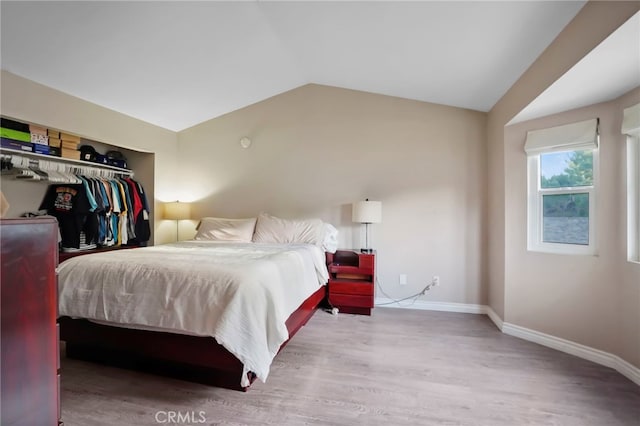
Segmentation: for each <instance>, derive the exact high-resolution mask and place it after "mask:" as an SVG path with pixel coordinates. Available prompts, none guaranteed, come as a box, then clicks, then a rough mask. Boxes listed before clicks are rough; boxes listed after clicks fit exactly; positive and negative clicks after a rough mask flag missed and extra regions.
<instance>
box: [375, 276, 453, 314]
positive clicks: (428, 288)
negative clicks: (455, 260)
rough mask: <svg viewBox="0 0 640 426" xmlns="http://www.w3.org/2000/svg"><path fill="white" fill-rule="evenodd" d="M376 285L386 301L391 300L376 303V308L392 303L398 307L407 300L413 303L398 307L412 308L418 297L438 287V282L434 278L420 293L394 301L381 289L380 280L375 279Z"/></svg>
mask: <svg viewBox="0 0 640 426" xmlns="http://www.w3.org/2000/svg"><path fill="white" fill-rule="evenodd" d="M376 284H377V285H378V288H379V289H380V292H381V293H382V294H384V295H385V297H386V298H387V299H391V302H384V303H376V306H385V305H393V304H394V303H397V304H398V305H400V302H404V301H405V300H409V299H413V301H412V302H411V303H410V304H408V305H400V306H405V307H406V306H412V305H413V304H414V303H416V300H418V297H420V296H424V295H425V294H427V291H429V290H431V289H432V288H433V287H435V286H437V285H439V284H440V283H439V280H438V279H437V278H436V277H434V278H433V279H432V280H431V282H430V283H429V284H427V285H426V286H425V287H424V288H423V289H422V291H420V292H418V293H416V294H413V295H411V296H407V297H403V298H402V299H394V298H393V297H391V296H389V295H388V294H387V293H386V292H385V291H384V289H383V288H382V282H381V280H380V278H378V277H376Z"/></svg>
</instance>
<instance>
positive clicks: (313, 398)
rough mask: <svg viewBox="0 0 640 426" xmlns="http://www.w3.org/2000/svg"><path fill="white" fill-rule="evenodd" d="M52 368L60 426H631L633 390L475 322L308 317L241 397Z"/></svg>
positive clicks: (388, 315) (424, 316) (637, 421)
mask: <svg viewBox="0 0 640 426" xmlns="http://www.w3.org/2000/svg"><path fill="white" fill-rule="evenodd" d="M62 368H63V375H62V413H63V420H64V421H65V425H67V426H101V425H158V424H176V423H158V422H157V421H156V418H155V416H156V413H157V412H158V411H175V412H180V413H182V414H183V415H187V414H189V413H192V412H193V415H194V416H195V418H194V420H196V422H193V423H180V424H211V425H218V424H224V425H244V424H247V425H302V424H308V425H349V426H351V425H472V426H480V425H488V426H489V425H490V426H500V425H505V426H507V425H508V426H520V425H567V426H569V425H571V426H589V425H593V426H605V425H606V426H614V425H628V426H639V425H640V387H638V386H637V385H635V384H634V383H632V382H631V381H630V380H628V379H626V378H625V377H623V376H622V375H620V374H618V373H617V372H616V371H614V370H612V369H610V368H606V367H602V366H600V365H597V364H594V363H591V362H589V361H585V360H582V359H579V358H576V357H573V356H571V355H567V354H564V353H561V352H557V351H554V350H552V349H548V348H545V347H543V346H539V345H536V344H534V343H530V342H526V341H524V340H520V339H517V338H515V337H511V336H507V335H504V334H502V333H500V331H498V330H497V329H496V327H495V326H494V325H493V323H492V322H491V321H490V320H489V319H488V318H487V317H486V316H484V315H473V314H458V313H448V312H430V311H418V310H404V309H388V308H387V309H385V308H376V309H375V310H374V315H373V316H372V317H365V316H352V315H346V314H340V315H338V316H337V317H334V316H331V315H330V314H327V313H325V312H322V311H318V312H317V313H316V314H315V316H314V317H313V318H312V319H311V320H310V321H309V323H308V324H307V326H305V327H304V328H303V329H302V330H300V332H299V333H298V334H297V335H296V336H295V337H294V339H293V340H292V341H291V342H290V343H289V344H288V345H287V347H286V348H285V349H284V350H283V351H282V352H281V353H280V354H279V355H278V356H277V357H276V359H275V361H274V364H273V365H272V369H271V374H270V376H269V379H268V380H267V382H266V383H261V382H256V383H254V384H253V386H252V388H251V390H250V391H249V392H248V393H242V392H237V391H229V390H225V389H218V388H211V387H207V386H204V385H199V384H194V383H188V382H183V381H179V380H173V379H168V378H163V377H158V376H152V375H147V374H142V373H137V372H132V371H127V370H121V369H117V368H111V367H106V366H101V365H98V364H92V363H86V362H80V361H75V360H70V359H65V358H63V360H62ZM200 411H202V412H203V416H204V417H206V423H198V421H199V420H200V418H201V417H200V413H199V412H200ZM158 419H159V420H160V421H166V419H167V418H166V416H165V414H163V413H161V414H160V415H159V417H158Z"/></svg>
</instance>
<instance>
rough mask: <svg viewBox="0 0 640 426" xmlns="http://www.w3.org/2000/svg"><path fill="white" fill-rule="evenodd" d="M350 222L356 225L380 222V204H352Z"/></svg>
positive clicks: (375, 202) (372, 202)
mask: <svg viewBox="0 0 640 426" xmlns="http://www.w3.org/2000/svg"><path fill="white" fill-rule="evenodd" d="M351 220H352V221H353V222H358V223H380V222H382V203H381V202H380V201H369V200H367V201H358V202H357V203H353V205H352V211H351Z"/></svg>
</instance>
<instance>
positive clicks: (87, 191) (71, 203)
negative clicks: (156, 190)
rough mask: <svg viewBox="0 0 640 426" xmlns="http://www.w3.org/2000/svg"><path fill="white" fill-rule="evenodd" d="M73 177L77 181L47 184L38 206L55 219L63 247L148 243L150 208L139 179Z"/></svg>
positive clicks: (143, 244)
mask: <svg viewBox="0 0 640 426" xmlns="http://www.w3.org/2000/svg"><path fill="white" fill-rule="evenodd" d="M76 177H77V178H78V182H79V183H77V184H70V183H65V184H55V185H49V188H48V189H47V192H46V194H45V197H44V199H43V200H42V203H41V205H40V208H41V209H44V210H47V212H48V213H49V214H51V215H53V216H55V217H56V218H58V223H59V225H60V233H61V235H62V247H63V249H65V248H66V249H82V248H83V247H92V246H93V247H95V245H97V246H99V247H110V246H117V245H140V246H145V245H147V243H148V241H149V238H150V236H151V227H150V223H149V210H148V204H147V199H146V195H145V192H144V189H143V187H142V185H141V184H140V183H139V182H137V181H135V180H133V179H132V178H130V177H127V178H117V177H116V178H109V179H107V178H96V177H90V176H80V175H79V176H76Z"/></svg>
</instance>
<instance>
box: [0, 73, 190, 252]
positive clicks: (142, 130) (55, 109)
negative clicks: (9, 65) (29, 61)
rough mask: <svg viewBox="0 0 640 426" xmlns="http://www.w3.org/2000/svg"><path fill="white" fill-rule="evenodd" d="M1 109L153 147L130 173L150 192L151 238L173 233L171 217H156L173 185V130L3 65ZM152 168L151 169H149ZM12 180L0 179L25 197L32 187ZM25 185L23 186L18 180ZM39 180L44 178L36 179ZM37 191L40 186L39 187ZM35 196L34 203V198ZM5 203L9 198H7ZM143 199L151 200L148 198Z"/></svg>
mask: <svg viewBox="0 0 640 426" xmlns="http://www.w3.org/2000/svg"><path fill="white" fill-rule="evenodd" d="M1 78H2V80H1V88H2V92H1V104H0V107H1V110H0V112H1V113H2V115H4V116H7V117H11V118H15V119H18V120H22V121H25V122H29V123H34V124H40V125H43V126H47V127H50V128H54V129H59V130H65V131H68V132H71V133H74V134H77V135H79V136H82V137H85V138H87V139H91V140H95V141H97V142H103V143H107V144H110V145H114V146H118V147H124V148H129V149H132V150H137V151H143V152H150V153H155V156H154V163H153V164H148V163H149V162H148V161H143V160H141V161H140V162H139V164H141V166H142V165H144V164H146V166H145V167H144V170H138V174H137V175H136V177H138V178H140V179H141V183H143V184H144V185H145V188H146V189H147V191H149V192H150V193H152V194H155V202H154V204H155V208H154V219H155V221H154V238H155V242H156V243H162V242H166V241H171V240H172V239H174V238H175V237H174V233H175V228H173V227H172V226H175V225H174V224H173V223H170V222H167V221H162V220H160V216H159V215H160V214H161V211H160V210H161V207H160V203H159V202H160V201H170V200H173V199H175V198H176V197H177V191H178V190H179V187H178V185H177V179H176V175H177V173H178V170H177V168H176V167H175V164H174V159H175V157H176V152H177V136H176V134H175V133H174V132H172V131H169V130H166V129H162V128H160V127H157V126H154V125H151V124H148V123H145V122H143V121H140V120H136V119H134V118H131V117H129V116H126V115H123V114H120V113H117V112H115V111H112V110H109V109H106V108H103V107H100V106H97V105H95V104H92V103H90V102H86V101H84V100H82V99H79V98H76V97H73V96H70V95H67V94H65V93H62V92H60V91H57V90H54V89H51V88H49V87H46V86H43V85H41V84H38V83H35V82H33V81H30V80H27V79H24V78H22V77H19V76H16V75H14V74H11V73H9V72H6V71H4V70H3V71H2V75H1ZM154 168H155V172H154V170H153V169H154ZM11 185H15V183H14V182H11V181H9V180H3V181H2V186H3V188H7V191H8V192H11V193H12V196H13V197H14V198H15V196H16V195H18V194H22V195H27V197H28V198H29V199H31V198H32V195H33V194H34V193H39V192H38V189H37V188H35V187H33V186H32V185H40V184H39V183H32V182H29V183H28V184H26V183H23V184H22V186H21V188H24V189H25V190H26V191H28V192H21V188H20V189H16V187H15V186H14V187H13V188H10V186H11ZM24 185H28V186H24ZM42 185H44V184H42ZM41 192H44V190H42V191H41ZM39 201H40V200H39V199H38V200H36V201H35V204H34V207H33V208H34V209H36V208H37V207H38V206H37V204H38V203H39ZM9 202H10V203H11V202H12V200H11V199H9ZM149 202H150V203H151V202H153V201H152V200H149ZM28 204H29V201H28V200H25V199H23V198H21V199H19V200H16V205H21V206H27V205H28Z"/></svg>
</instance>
